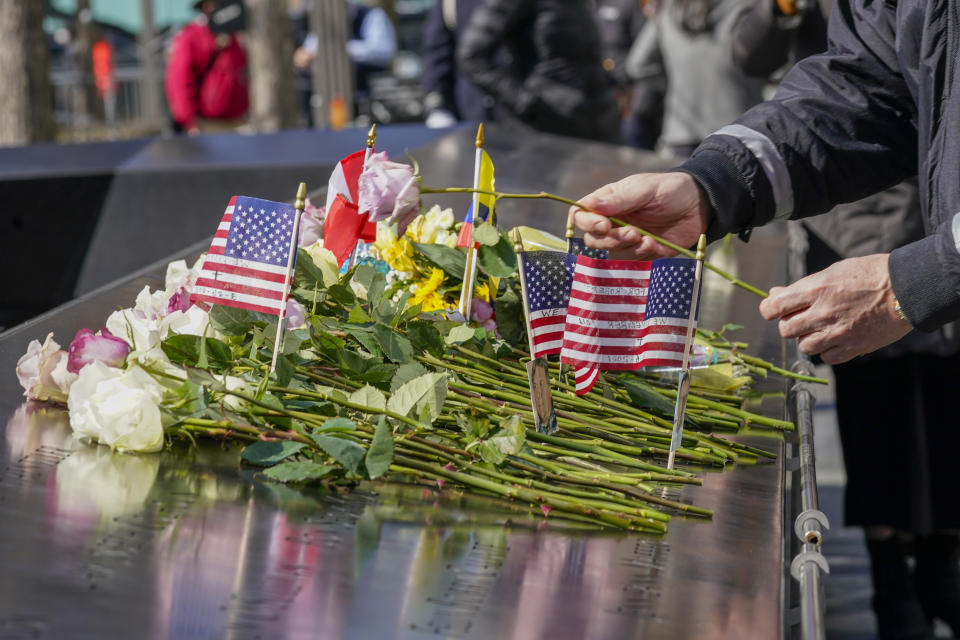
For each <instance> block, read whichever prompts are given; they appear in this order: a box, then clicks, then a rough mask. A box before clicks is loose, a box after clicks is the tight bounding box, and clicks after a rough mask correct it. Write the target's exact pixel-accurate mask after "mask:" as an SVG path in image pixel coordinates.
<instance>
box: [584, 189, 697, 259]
mask: <svg viewBox="0 0 960 640" xmlns="http://www.w3.org/2000/svg"><path fill="white" fill-rule="evenodd" d="M579 202H580V203H581V204H582V205H583V206H584V207H585V208H586V209H588V210H589V211H584V210H583V209H580V208H578V207H571V212H572V213H573V214H574V215H575V216H576V217H575V220H576V224H577V227H579V228H580V229H581V230H582V231H583V233H584V238H585V239H586V241H587V244H588V245H589V246H591V247H596V248H598V249H608V250H609V251H610V254H611V255H612V256H615V257H620V258H630V259H634V260H653V259H656V258H662V257H667V256H672V255H674V253H675V252H674V251H672V250H671V249H668V248H667V247H664V246H663V245H661V244H659V243H658V242H657V241H655V240H653V239H652V238H648V237H646V236H643V235H641V234H639V233H637V231H636V230H635V229H630V228H629V227H617V226H615V225H613V224H612V223H611V222H610V221H609V220H608V219H607V218H608V217H613V218H618V219H620V220H623V221H624V222H627V223H630V224H633V225H636V226H638V227H641V228H643V229H644V230H646V231H649V232H650V233H654V234H656V235H658V236H660V237H662V238H663V239H665V240H669V241H670V242H673V243H675V244H678V245H680V246H681V247H691V246H693V245H695V244H696V243H697V239H698V238H699V237H700V234H701V233H703V232H704V230H705V229H706V228H707V211H708V209H709V205H708V202H707V197H706V195H705V194H704V193H703V191H702V190H701V188H700V186H699V185H698V184H697V183H696V181H695V180H694V179H693V178H692V177H690V176H689V175H687V174H686V173H638V174H636V175H632V176H630V177H628V178H624V179H623V180H620V181H619V182H614V183H612V184H608V185H606V186H603V187H600V188H599V189H597V190H596V191H594V192H593V193H591V194H590V195H588V196H585V197H583V198H581V199H580V200H579Z"/></svg>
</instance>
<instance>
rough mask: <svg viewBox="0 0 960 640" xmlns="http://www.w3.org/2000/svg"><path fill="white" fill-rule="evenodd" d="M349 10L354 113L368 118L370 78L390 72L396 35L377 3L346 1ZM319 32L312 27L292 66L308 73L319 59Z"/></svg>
mask: <svg viewBox="0 0 960 640" xmlns="http://www.w3.org/2000/svg"><path fill="white" fill-rule="evenodd" d="M347 9H348V11H347V19H348V21H349V25H348V29H349V34H350V37H349V39H348V40H347V56H348V57H349V58H350V62H351V63H352V64H353V88H354V106H355V112H356V113H358V114H363V115H368V114H369V105H370V85H371V78H372V77H373V76H375V75H376V74H378V73H385V72H387V71H389V70H390V64H391V63H392V62H393V58H394V56H395V55H396V54H397V32H396V30H395V29H394V27H393V23H392V22H391V21H390V16H388V15H387V12H386V11H384V9H383V7H381V6H380V3H379V2H378V0H347ZM317 31H318V28H317V26H314V25H310V28H309V32H308V33H307V34H306V35H305V36H304V37H303V39H302V41H301V42H300V43H299V46H298V47H297V49H296V51H294V54H293V63H294V65H295V66H296V67H297V68H298V69H303V70H305V71H306V72H309V68H310V65H311V63H312V62H313V60H314V58H316V57H317V52H318V51H319V49H320V40H319V36H318V35H317ZM298 39H299V38H298ZM308 111H309V109H308Z"/></svg>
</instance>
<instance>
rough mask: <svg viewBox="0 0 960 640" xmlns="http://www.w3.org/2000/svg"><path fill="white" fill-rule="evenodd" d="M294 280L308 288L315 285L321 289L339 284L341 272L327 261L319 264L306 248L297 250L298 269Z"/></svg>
mask: <svg viewBox="0 0 960 640" xmlns="http://www.w3.org/2000/svg"><path fill="white" fill-rule="evenodd" d="M294 280H295V281H296V282H298V283H300V284H301V286H304V287H306V288H307V289H313V287H314V286H315V285H317V286H319V288H320V289H326V288H327V287H329V286H331V285H334V284H337V282H339V281H340V278H339V274H337V272H336V271H334V269H333V268H332V267H331V266H330V265H329V264H327V263H325V262H320V263H319V264H318V263H316V262H314V261H313V258H311V257H310V254H309V253H307V251H306V249H303V248H301V249H298V250H297V270H296V272H295V274H294Z"/></svg>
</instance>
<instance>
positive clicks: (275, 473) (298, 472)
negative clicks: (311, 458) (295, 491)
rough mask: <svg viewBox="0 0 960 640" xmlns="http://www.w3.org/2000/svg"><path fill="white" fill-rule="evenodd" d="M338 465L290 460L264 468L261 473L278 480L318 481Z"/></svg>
mask: <svg viewBox="0 0 960 640" xmlns="http://www.w3.org/2000/svg"><path fill="white" fill-rule="evenodd" d="M336 468H337V467H336V465H332V464H319V463H317V462H306V461H289V462H281V463H280V464H278V465H275V466H273V467H270V468H269V469H264V470H263V471H262V472H261V473H262V474H263V475H265V476H267V477H268V478H270V479H271V480H276V481H277V482H297V483H307V482H316V481H317V480H320V479H321V478H324V477H325V476H328V475H330V472H331V471H334V470H335V469H336Z"/></svg>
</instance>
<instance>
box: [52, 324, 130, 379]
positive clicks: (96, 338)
mask: <svg viewBox="0 0 960 640" xmlns="http://www.w3.org/2000/svg"><path fill="white" fill-rule="evenodd" d="M129 353H130V345H128V344H127V342H126V341H125V340H122V339H121V338H118V337H116V336H115V335H113V334H112V333H110V331H109V330H108V329H107V328H103V329H101V330H100V335H97V334H95V333H94V332H93V331H91V330H90V329H80V331H77V335H76V337H75V338H74V339H73V342H71V343H70V354H69V357H68V359H67V371H69V372H70V373H80V369H82V368H83V367H85V366H86V365H88V364H90V363H91V362H97V361H99V362H102V363H103V364H105V365H107V366H110V367H121V366H123V363H124V362H126V360H127V354H129Z"/></svg>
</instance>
